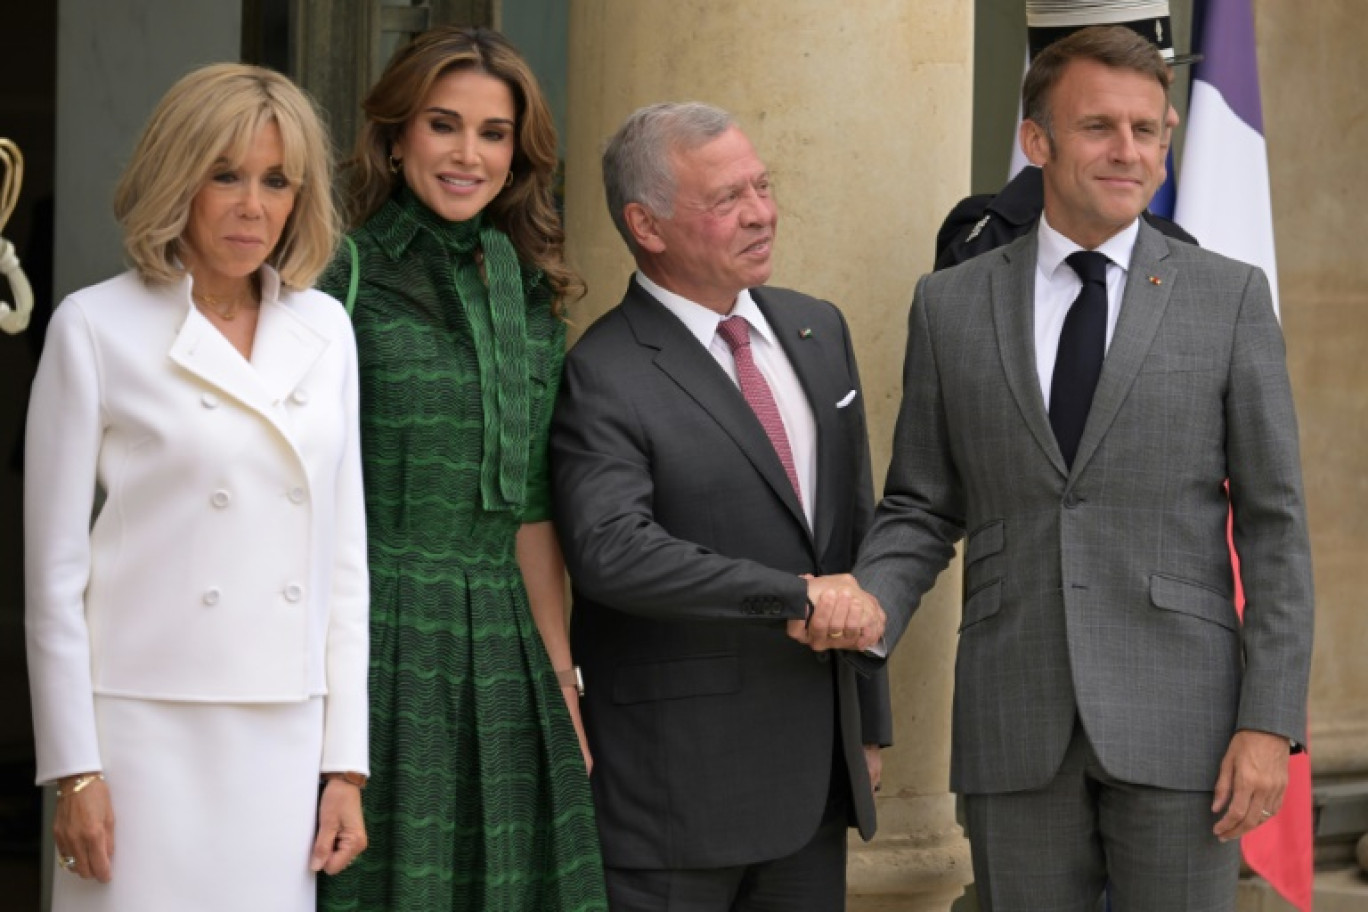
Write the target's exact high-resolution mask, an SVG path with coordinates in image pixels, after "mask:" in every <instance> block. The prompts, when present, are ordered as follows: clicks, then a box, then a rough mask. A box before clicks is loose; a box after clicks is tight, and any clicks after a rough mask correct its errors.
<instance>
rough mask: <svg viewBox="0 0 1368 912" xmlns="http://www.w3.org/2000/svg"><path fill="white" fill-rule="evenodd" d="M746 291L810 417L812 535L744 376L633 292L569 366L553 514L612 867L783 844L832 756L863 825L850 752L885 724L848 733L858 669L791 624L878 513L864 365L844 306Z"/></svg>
mask: <svg viewBox="0 0 1368 912" xmlns="http://www.w3.org/2000/svg"><path fill="white" fill-rule="evenodd" d="M752 294H753V295H754V297H755V300H756V302H757V303H758V304H759V306H760V308H761V309H762V310H763V311H764V313H765V316H766V318H767V319H768V320H769V321H770V324H771V326H772V327H773V328H774V331H775V333H776V334H777V336H778V338H779V340H780V342H781V344H782V345H783V346H784V349H785V352H786V353H787V355H788V357H789V360H790V361H791V362H792V364H793V367H794V370H795V372H796V373H797V375H798V378H799V380H800V382H801V383H802V385H803V388H804V390H805V391H806V392H807V394H808V399H809V402H810V404H811V406H812V410H813V414H814V417H815V419H816V424H817V438H818V440H817V503H816V510H815V516H816V520H815V524H816V530H815V533H813V532H810V531H809V530H808V526H807V521H806V519H805V518H804V516H803V512H802V509H801V507H800V506H799V503H798V500H797V497H796V496H795V495H794V492H793V488H792V487H791V486H790V484H789V481H788V478H787V477H786V476H785V474H784V469H783V467H782V466H781V465H780V463H779V458H778V456H777V455H776V454H775V452H774V448H773V446H772V445H771V444H770V442H769V439H768V438H767V437H766V436H765V432H764V430H763V429H762V428H761V426H760V423H759V421H757V420H756V418H755V415H754V413H753V412H752V411H751V410H750V407H749V406H748V405H747V404H746V402H745V400H744V399H743V398H742V396H741V393H740V391H739V390H738V389H737V387H736V385H735V384H734V383H733V382H732V381H731V380H730V379H729V378H728V377H727V375H726V373H725V372H724V371H723V370H722V369H721V368H720V367H719V366H718V364H717V362H716V361H714V360H713V358H712V356H711V355H710V354H709V353H708V351H707V350H706V349H705V348H704V347H703V346H701V345H699V344H698V340H697V339H696V338H695V337H694V336H692V335H691V334H690V333H689V331H688V330H687V328H685V326H684V325H683V324H682V323H681V322H680V321H679V320H678V319H677V318H676V317H675V316H674V315H673V314H671V313H670V312H669V311H668V310H666V309H665V308H664V307H663V306H662V305H661V304H659V303H658V302H656V301H655V299H653V298H652V297H651V296H650V295H649V294H647V293H646V292H645V291H644V290H643V289H641V288H640V286H638V285H637V284H636V283H635V282H632V283H631V285H630V287H629V289H628V292H627V295H626V297H625V298H624V300H623V302H622V304H621V305H620V306H619V307H617V308H615V309H614V310H612V311H610V312H609V313H608V314H607V315H605V316H604V317H603V318H602V319H601V320H599V321H598V323H596V324H595V325H594V326H593V327H591V328H590V329H589V330H588V332H587V333H586V334H585V335H584V337H583V338H582V339H581V340H580V341H579V343H578V344H577V345H575V347H574V348H573V349H572V350H571V351H570V353H569V355H568V357H567V359H566V365H565V380H564V383H563V386H562V389H561V396H560V400H559V403H558V405H557V409H556V415H555V419H554V422H553V426H552V432H551V462H552V480H553V491H554V504H555V522H556V527H557V529H558V531H559V533H560V536H561V544H562V548H563V549H564V551H565V557H566V563H567V565H568V567H569V570H570V576H571V580H572V583H573V586H574V610H573V612H572V615H571V642H572V646H573V649H574V654H575V658H576V661H577V662H579V663H580V665H581V666H582V668H583V672H584V679H585V685H586V694H585V698H584V701H583V703H582V705H583V712H584V722H585V726H586V729H587V731H588V735H589V742H590V746H591V748H592V750H593V753H594V772H593V776H592V780H591V781H592V784H593V788H594V798H595V804H596V809H597V812H598V818H599V829H600V834H601V839H602V845H603V852H604V860H605V863H607V864H608V865H611V866H614V867H628V868H631V867H638V868H703V867H723V866H731V865H740V864H748V863H752V862H756V861H763V860H767V859H771V858H777V857H781V856H784V855H788V854H791V853H792V852H794V851H796V850H797V849H799V848H801V847H802V846H803V845H804V844H805V843H806V842H807V841H808V840H809V839H810V838H811V837H812V835H813V833H814V832H815V830H816V828H817V825H818V823H819V821H820V819H821V817H822V814H823V811H824V809H825V805H826V799H827V795H828V791H829V785H830V783H831V782H832V774H833V762H835V761H836V758H837V757H838V756H839V757H840V758H841V759H842V760H843V762H844V765H845V767H846V770H847V772H846V774H845V775H844V777H843V779H844V781H845V782H846V783H847V784H848V788H849V791H850V796H851V799H852V802H853V808H854V812H855V813H854V816H855V820H856V822H858V825H859V827H860V831H861V832H862V833H863V834H864V835H865V836H866V838H868V837H869V836H871V835H872V834H873V831H874V807H873V800H872V796H871V794H870V788H869V781H868V774H867V772H866V769H865V765H864V761H863V754H862V750H861V741H862V740H865V739H868V740H883V738H884V737H885V736H886V734H887V733H886V732H878V731H876V732H874V733H873V734H871V733H870V732H869V731H868V730H866V731H863V732H862V730H861V729H862V720H861V715H860V707H859V694H858V691H859V689H860V685H859V684H858V683H857V676H856V674H855V672H854V671H853V669H852V668H851V667H850V665H849V664H848V663H847V662H843V661H832V660H831V659H830V658H829V656H828V655H818V654H816V653H814V652H812V651H811V650H810V649H808V648H806V647H804V646H801V645H799V644H798V643H795V642H793V641H792V640H790V639H789V638H788V637H787V636H786V634H785V624H784V622H785V621H786V620H788V619H790V618H802V617H804V616H805V612H806V604H807V589H806V584H805V583H804V581H803V580H802V579H801V578H800V574H803V573H812V574H822V573H833V572H843V571H847V570H849V569H850V567H851V566H852V565H853V563H854V559H855V551H856V548H857V546H858V544H859V541H860V539H861V537H862V536H863V533H864V531H865V530H866V529H867V528H868V524H869V520H870V517H871V516H872V513H873V491H872V487H873V486H872V483H871V480H870V472H869V450H868V443H867V438H866V430H865V420H864V409H863V403H862V400H861V398H860V396H859V393H858V391H859V389H860V382H859V374H858V372H857V370H856V366H855V359H854V355H853V353H852V350H851V346H850V337H849V333H848V332H847V329H846V325H845V322H844V320H843V319H842V317H841V315H840V313H839V312H838V311H837V310H836V308H834V307H832V306H831V305H830V304H827V303H825V302H822V301H817V300H814V299H812V298H808V297H806V296H803V295H799V294H795V293H794V292H790V291H784V290H780V289H772V288H762V289H754V290H753V291H752ZM852 390H854V391H856V395H855V396H854V397H850V398H849V402H848V404H847V405H845V406H844V407H838V406H837V403H838V402H842V401H843V400H846V399H847V398H848V397H849V394H850V392H851V391H852ZM837 769H839V767H838V768H837Z"/></svg>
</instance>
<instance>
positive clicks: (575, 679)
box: [556, 665, 584, 697]
mask: <svg viewBox="0 0 1368 912" xmlns="http://www.w3.org/2000/svg"><path fill="white" fill-rule="evenodd" d="M556 680H557V681H559V682H560V686H561V687H573V688H575V693H577V694H579V695H580V696H581V697H582V696H584V675H582V674H580V667H579V666H578V665H573V666H571V667H570V668H561V669H558V670H557V671H556Z"/></svg>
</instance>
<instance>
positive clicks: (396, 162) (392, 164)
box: [389, 155, 404, 174]
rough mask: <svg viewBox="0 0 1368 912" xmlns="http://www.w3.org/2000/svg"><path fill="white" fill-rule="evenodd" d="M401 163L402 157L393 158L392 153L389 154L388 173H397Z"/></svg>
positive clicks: (402, 161) (402, 162)
mask: <svg viewBox="0 0 1368 912" xmlns="http://www.w3.org/2000/svg"><path fill="white" fill-rule="evenodd" d="M403 164H404V160H403V159H402V158H395V157H394V156H393V155H391V156H390V157H389V169H390V174H398V173H399V168H400V167H401V166H402V165H403Z"/></svg>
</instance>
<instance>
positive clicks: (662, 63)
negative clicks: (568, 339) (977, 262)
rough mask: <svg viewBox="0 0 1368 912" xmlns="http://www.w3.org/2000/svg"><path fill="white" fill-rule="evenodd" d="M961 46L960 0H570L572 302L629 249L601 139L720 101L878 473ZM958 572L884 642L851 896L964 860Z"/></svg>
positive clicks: (936, 209)
mask: <svg viewBox="0 0 1368 912" xmlns="http://www.w3.org/2000/svg"><path fill="white" fill-rule="evenodd" d="M972 57H973V4H972V2H971V0H845V2H842V3H839V4H833V3H831V2H829V0H747V2H745V3H735V2H730V0H725V2H724V0H571V6H570V60H569V74H570V76H569V105H568V114H567V118H566V119H567V122H568V136H567V143H566V149H567V152H566V161H567V173H566V230H567V234H568V235H569V239H570V252H571V257H572V259H573V261H574V262H575V264H576V266H577V267H578V268H579V269H580V270H581V271H582V272H583V274H584V276H585V278H586V280H587V281H588V283H589V288H590V293H589V297H588V298H587V299H586V300H585V301H583V302H581V303H580V304H579V305H577V306H576V307H575V308H574V309H573V310H572V313H571V318H572V320H574V322H575V323H576V324H577V325H578V326H579V327H581V328H582V327H583V326H586V325H588V323H590V322H592V320H593V319H594V318H595V317H597V316H598V315H599V314H600V313H602V312H603V311H604V310H606V309H608V308H609V307H611V306H612V305H613V304H615V303H616V302H617V301H618V299H619V298H620V297H621V295H622V292H623V289H624V288H625V287H626V282H627V278H628V276H629V274H630V271H631V268H632V264H631V260H630V258H629V257H628V255H627V253H626V250H625V248H624V246H623V244H622V242H621V240H620V239H619V238H618V236H617V234H616V233H615V231H614V230H613V227H612V225H611V223H610V221H609V218H608V214H607V211H606V209H605V206H604V200H603V188H602V186H601V181H600V176H599V153H600V150H601V147H602V143H603V142H604V140H605V139H606V138H607V137H608V136H609V135H610V134H611V133H612V132H613V130H614V129H616V127H617V126H618V124H619V123H621V121H622V119H623V118H624V117H626V115H627V114H629V113H630V112H631V111H632V110H634V109H636V108H637V107H639V106H641V105H644V104H650V103H652V102H657V101H666V100H676V101H678V100H700V101H707V102H710V103H713V104H716V105H719V106H721V107H723V108H726V109H727V110H729V111H731V112H732V113H733V114H734V115H735V116H736V117H737V118H738V120H739V121H740V122H741V124H742V126H743V127H744V129H745V130H746V132H747V134H748V135H749V136H750V137H751V139H752V141H753V142H754V143H755V146H756V149H757V150H758V151H759V153H760V155H761V157H762V158H763V159H765V161H766V162H767V163H768V164H769V166H770V169H771V172H772V174H773V177H774V181H775V187H776V193H777V196H778V200H779V207H780V226H779V233H778V240H777V245H776V247H777V255H776V269H775V275H774V279H773V281H774V282H775V283H776V284H779V285H785V286H789V287H793V288H797V289H800V290H802V291H805V292H807V293H809V294H813V295H817V296H819V297H824V298H827V299H829V300H831V301H834V302H835V303H836V304H837V305H839V306H840V307H841V308H842V310H843V311H844V312H845V314H846V316H847V318H848V320H849V322H850V325H851V328H852V331H853V333H854V336H855V342H856V347H857V350H858V356H859V359H860V365H861V370H862V373H863V381H864V386H865V396H866V407H867V409H868V411H869V417H870V422H871V436H872V440H871V443H872V449H873V454H874V465H875V477H876V479H877V480H879V481H881V480H882V477H883V472H884V469H885V468H886V466H887V464H888V456H889V446H890V440H891V438H892V428H893V419H894V416H895V413H896V410H897V405H898V401H899V398H900V394H901V393H900V388H899V384H900V371H901V363H902V354H903V344H904V341H905V338H906V316H907V308H908V305H909V303H910V302H911V298H912V290H913V286H914V283H915V282H916V279H917V278H918V276H920V275H921V274H922V273H923V272H926V271H927V270H929V269H930V268H931V261H932V250H933V246H934V238H935V231H936V228H937V226H938V225H939V222H940V219H941V217H942V216H943V215H944V214H945V213H946V212H947V211H948V210H949V208H950V206H951V205H953V204H954V203H955V202H956V201H958V200H959V199H960V198H961V197H962V196H964V195H965V194H966V193H968V189H969V166H970V134H971V105H972V78H973V76H972V74H973V67H972ZM958 578H959V574H958V572H957V571H955V570H952V571H951V572H950V573H948V574H946V575H945V577H944V579H945V580H947V583H946V584H944V585H942V586H941V587H939V588H938V589H937V590H936V591H935V592H934V593H932V594H931V595H930V596H929V597H928V599H927V601H926V604H925V607H923V609H922V611H921V612H920V613H919V614H918V616H917V617H916V618H915V619H914V621H913V623H912V626H911V628H910V629H909V631H908V633H907V635H906V637H905V638H904V639H903V641H902V644H901V645H900V646H899V648H898V651H897V654H896V655H895V657H894V659H893V663H892V668H893V696H894V704H895V710H894V718H895V726H896V737H897V742H898V743H897V746H896V747H894V748H893V749H892V750H890V751H888V752H887V756H886V760H885V773H884V789H883V793H882V795H881V796H880V798H879V817H880V829H879V836H878V838H877V839H876V840H875V841H874V842H873V843H872V844H870V845H868V846H866V845H864V844H862V843H859V842H858V841H857V842H856V843H854V846H853V851H852V853H851V862H850V891H851V896H852V902H851V908H852V910H879V909H894V908H896V909H898V910H902V912H916V910H922V909H926V910H932V909H948V908H949V905H950V903H951V902H952V901H953V900H954V898H955V897H956V896H958V895H959V893H960V892H961V889H962V887H963V885H964V884H965V883H967V882H968V881H969V880H970V879H971V875H970V866H969V856H968V848H967V844H966V843H965V841H964V838H963V836H962V834H961V833H960V830H959V828H958V827H957V826H956V824H955V820H954V801H953V798H952V796H951V795H950V794H949V793H948V792H947V784H948V759H949V732H950V728H949V708H950V695H951V670H952V667H953V655H954V648H955V625H956V623H957V620H958V614H959V611H958V600H957V597H956V596H957V590H958Z"/></svg>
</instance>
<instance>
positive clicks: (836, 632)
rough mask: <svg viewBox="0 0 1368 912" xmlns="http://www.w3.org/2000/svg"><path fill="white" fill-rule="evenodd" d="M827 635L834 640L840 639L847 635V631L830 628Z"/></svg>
mask: <svg viewBox="0 0 1368 912" xmlns="http://www.w3.org/2000/svg"><path fill="white" fill-rule="evenodd" d="M827 636H828V637H830V638H831V639H833V640H839V639H840V638H841V637H843V636H845V631H844V630H828V631H827Z"/></svg>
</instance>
